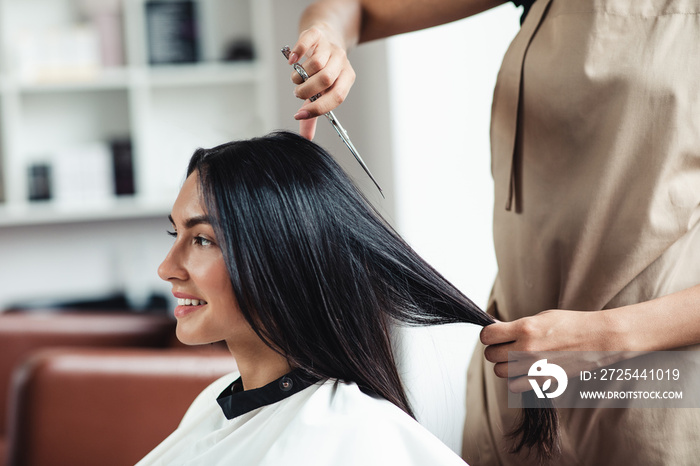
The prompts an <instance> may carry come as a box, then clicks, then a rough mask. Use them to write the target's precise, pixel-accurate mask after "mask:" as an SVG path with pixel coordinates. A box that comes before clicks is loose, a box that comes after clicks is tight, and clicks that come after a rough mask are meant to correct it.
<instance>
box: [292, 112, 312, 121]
mask: <svg viewBox="0 0 700 466" xmlns="http://www.w3.org/2000/svg"><path fill="white" fill-rule="evenodd" d="M310 116H311V114H310V113H309V112H307V111H306V110H300V111H298V112H297V113H296V114H295V115H294V119H295V120H306V119H307V118H309V117H310Z"/></svg>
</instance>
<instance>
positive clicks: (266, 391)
mask: <svg viewBox="0 0 700 466" xmlns="http://www.w3.org/2000/svg"><path fill="white" fill-rule="evenodd" d="M319 380H320V379H318V378H316V377H312V376H310V375H308V374H307V373H305V372H303V371H302V370H301V369H294V370H293V371H291V372H290V373H288V374H286V375H283V376H282V377H280V378H279V379H277V380H275V381H273V382H270V383H269V384H267V385H265V386H264V387H260V388H254V389H252V390H245V391H244V390H243V382H242V381H241V378H240V377H239V378H238V379H236V380H235V381H234V382H233V383H232V384H231V385H229V386H228V387H226V389H225V390H224V391H223V392H221V394H220V395H219V396H218V397H217V398H216V402H217V403H219V406H221V410H222V411H223V412H224V416H226V419H233V418H235V417H238V416H240V415H241V414H245V413H247V412H250V411H252V410H254V409H257V408H260V407H263V406H267V405H271V404H273V403H277V402H278V401H282V400H284V399H285V398H288V397H290V396H292V395H294V394H295V393H299V392H300V391H302V390H303V389H305V388H307V387H310V386H311V385H313V384H315V383H316V382H318V381H319Z"/></svg>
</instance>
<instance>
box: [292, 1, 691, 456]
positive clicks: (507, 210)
mask: <svg viewBox="0 0 700 466" xmlns="http://www.w3.org/2000/svg"><path fill="white" fill-rule="evenodd" d="M501 3H504V2H503V1H502V0H432V1H428V0H384V1H372V0H366V1H361V0H327V1H317V2H315V3H313V4H311V5H310V6H309V7H308V8H307V9H306V10H305V11H304V13H303V15H302V17H301V22H300V31H301V33H300V35H299V40H298V42H297V43H296V44H295V45H294V47H293V48H292V52H293V53H292V55H291V56H290V63H294V62H296V61H300V62H303V64H304V67H305V68H306V70H307V72H308V73H309V74H310V75H311V78H310V79H309V80H308V81H307V82H306V83H303V84H302V83H301V81H300V79H299V78H298V77H297V76H296V73H294V74H293V76H292V80H293V81H294V82H295V83H296V84H297V85H298V86H297V88H296V95H297V96H298V97H299V98H301V99H306V100H305V102H304V104H303V105H302V106H301V108H300V109H299V111H298V112H297V113H296V115H295V118H296V119H297V120H300V125H301V126H300V128H301V132H302V134H303V135H304V136H306V137H308V138H312V137H313V134H314V129H315V125H316V119H315V117H317V116H319V115H322V114H323V113H325V112H328V111H329V110H332V109H333V108H335V107H336V106H338V105H339V104H340V103H341V102H343V100H344V99H345V98H346V96H347V95H348V93H349V90H350V88H351V86H352V84H353V81H354V79H355V73H354V71H353V69H352V66H351V65H350V63H349V61H348V59H347V56H346V53H347V51H348V50H349V49H351V48H352V47H353V46H355V45H357V44H358V43H362V42H366V41H370V40H374V39H380V38H383V37H387V36H391V35H394V34H400V33H403V32H408V31H414V30H418V29H422V28H427V27H431V26H435V25H438V24H442V23H447V22H450V21H454V20H458V19H461V18H465V17H468V16H470V15H473V14H477V13H479V12H481V11H484V10H487V9H489V8H492V7H495V6H497V5H499V4H501ZM516 3H518V4H519V3H521V2H516ZM524 3H528V4H526V5H523V6H524V10H525V11H524V13H525V14H524V18H523V23H522V27H521V30H520V32H519V34H518V35H517V36H516V37H515V39H514V40H513V42H512V44H511V46H510V48H509V49H508V51H507V52H506V55H505V57H504V60H503V63H502V67H501V70H500V72H499V75H498V81H497V84H496V88H495V92H494V97H493V99H494V101H493V111H492V122H491V150H492V170H493V177H494V186H495V207H494V242H495V248H496V257H497V261H498V267H499V272H498V275H497V277H496V280H495V283H494V287H493V291H492V296H491V299H490V303H489V307H488V311H489V313H491V314H492V315H493V316H494V317H495V318H496V319H498V320H499V321H501V322H502V323H497V324H494V325H491V326H488V327H486V328H485V329H484V330H483V331H482V333H481V341H482V342H483V343H484V344H485V345H486V348H485V350H484V351H482V350H479V349H477V351H476V352H475V355H474V358H473V360H472V363H471V365H470V369H469V373H468V388H467V393H468V395H467V419H466V424H465V428H464V447H463V457H464V459H465V460H466V461H467V462H469V463H470V464H473V465H496V464H504V465H511V464H518V465H521V464H530V463H533V464H534V462H535V458H534V457H530V458H525V457H519V456H514V455H512V454H509V453H507V452H508V450H509V449H510V447H511V443H510V441H509V440H508V438H507V437H506V436H504V433H505V432H507V431H508V429H509V426H511V425H512V424H513V419H512V418H513V417H514V416H515V415H516V414H517V410H513V409H508V408H507V401H506V395H507V391H506V387H507V385H508V383H509V382H508V379H507V375H508V372H507V364H506V361H507V353H508V351H518V350H529V351H535V350H539V351H556V350H562V351H569V350H570V351H578V350H599V351H612V350H633V351H654V350H656V351H659V350H672V349H678V348H684V349H696V348H693V346H695V345H698V343H700V285H699V284H700V110H699V109H700V80H699V79H698V76H700V59H698V51H699V49H698V44H699V43H700V42H699V39H698V38H700V3H699V2H698V1H697V0H646V1H629V0H536V1H534V2H524ZM431 67H432V68H433V69H434V71H435V73H436V74H437V75H439V63H432V64H431ZM438 82H439V80H438ZM319 92H320V93H322V94H323V95H322V97H321V98H319V99H318V100H316V101H315V102H310V101H309V100H308V99H309V97H311V96H313V95H315V94H317V93H319ZM423 92H425V93H426V94H430V93H431V92H432V91H431V89H428V88H426V89H424V90H423ZM467 152H468V151H467V148H466V147H465V156H467V155H466V153H467ZM465 240H467V238H465ZM484 355H485V359H486V360H488V362H487V361H485V360H484ZM492 363H496V364H495V365H494V364H492ZM520 380H521V381H522V379H520ZM511 385H514V384H513V383H511ZM510 388H511V389H512V390H515V391H518V390H523V389H524V388H523V387H516V386H511V387H510ZM560 416H561V428H562V442H561V449H562V451H561V455H560V457H559V459H558V461H557V464H576V465H578V464H598V465H602V464H629V465H635V466H637V465H647V464H648V465H652V464H653V465H660V464H663V465H667V466H668V465H686V464H697V459H698V458H700V442H698V440H697V435H698V432H699V431H700V415H699V414H698V413H697V412H696V410H693V409H607V410H605V409H579V410H575V409H570V410H566V409H564V410H561V412H560Z"/></svg>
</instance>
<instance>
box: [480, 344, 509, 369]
mask: <svg viewBox="0 0 700 466" xmlns="http://www.w3.org/2000/svg"><path fill="white" fill-rule="evenodd" d="M512 346H513V345H512V344H510V343H501V344H498V345H489V346H487V347H486V348H485V349H484V358H486V360H487V361H489V362H492V363H494V364H496V363H499V362H507V361H508V352H509V351H510V349H511V348H512Z"/></svg>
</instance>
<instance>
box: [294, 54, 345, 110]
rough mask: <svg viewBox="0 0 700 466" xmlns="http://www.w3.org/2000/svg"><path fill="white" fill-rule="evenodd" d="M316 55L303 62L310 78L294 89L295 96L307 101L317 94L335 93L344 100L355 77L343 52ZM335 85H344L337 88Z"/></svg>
mask: <svg viewBox="0 0 700 466" xmlns="http://www.w3.org/2000/svg"><path fill="white" fill-rule="evenodd" d="M318 55H319V53H318V52H317V53H315V54H314V55H313V56H312V57H309V58H308V59H307V60H306V61H305V62H304V69H305V70H306V72H307V74H308V75H309V76H310V77H309V79H308V80H307V81H306V82H305V83H303V84H300V85H299V86H297V87H296V89H295V90H294V92H295V94H296V95H297V97H299V98H301V99H308V98H310V97H312V96H314V95H317V94H327V93H330V92H336V93H339V94H342V97H343V98H345V96H346V95H347V93H348V92H349V91H350V87H351V86H352V83H354V82H355V77H356V76H355V70H354V69H353V68H352V66H351V65H350V62H349V61H348V58H347V55H346V54H345V51H344V50H342V49H338V50H337V51H334V54H333V55H329V56H326V55H325V54H323V55H321V56H320V57H319V56H318ZM337 83H340V84H343V83H346V85H340V86H339V85H338V84H337Z"/></svg>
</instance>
